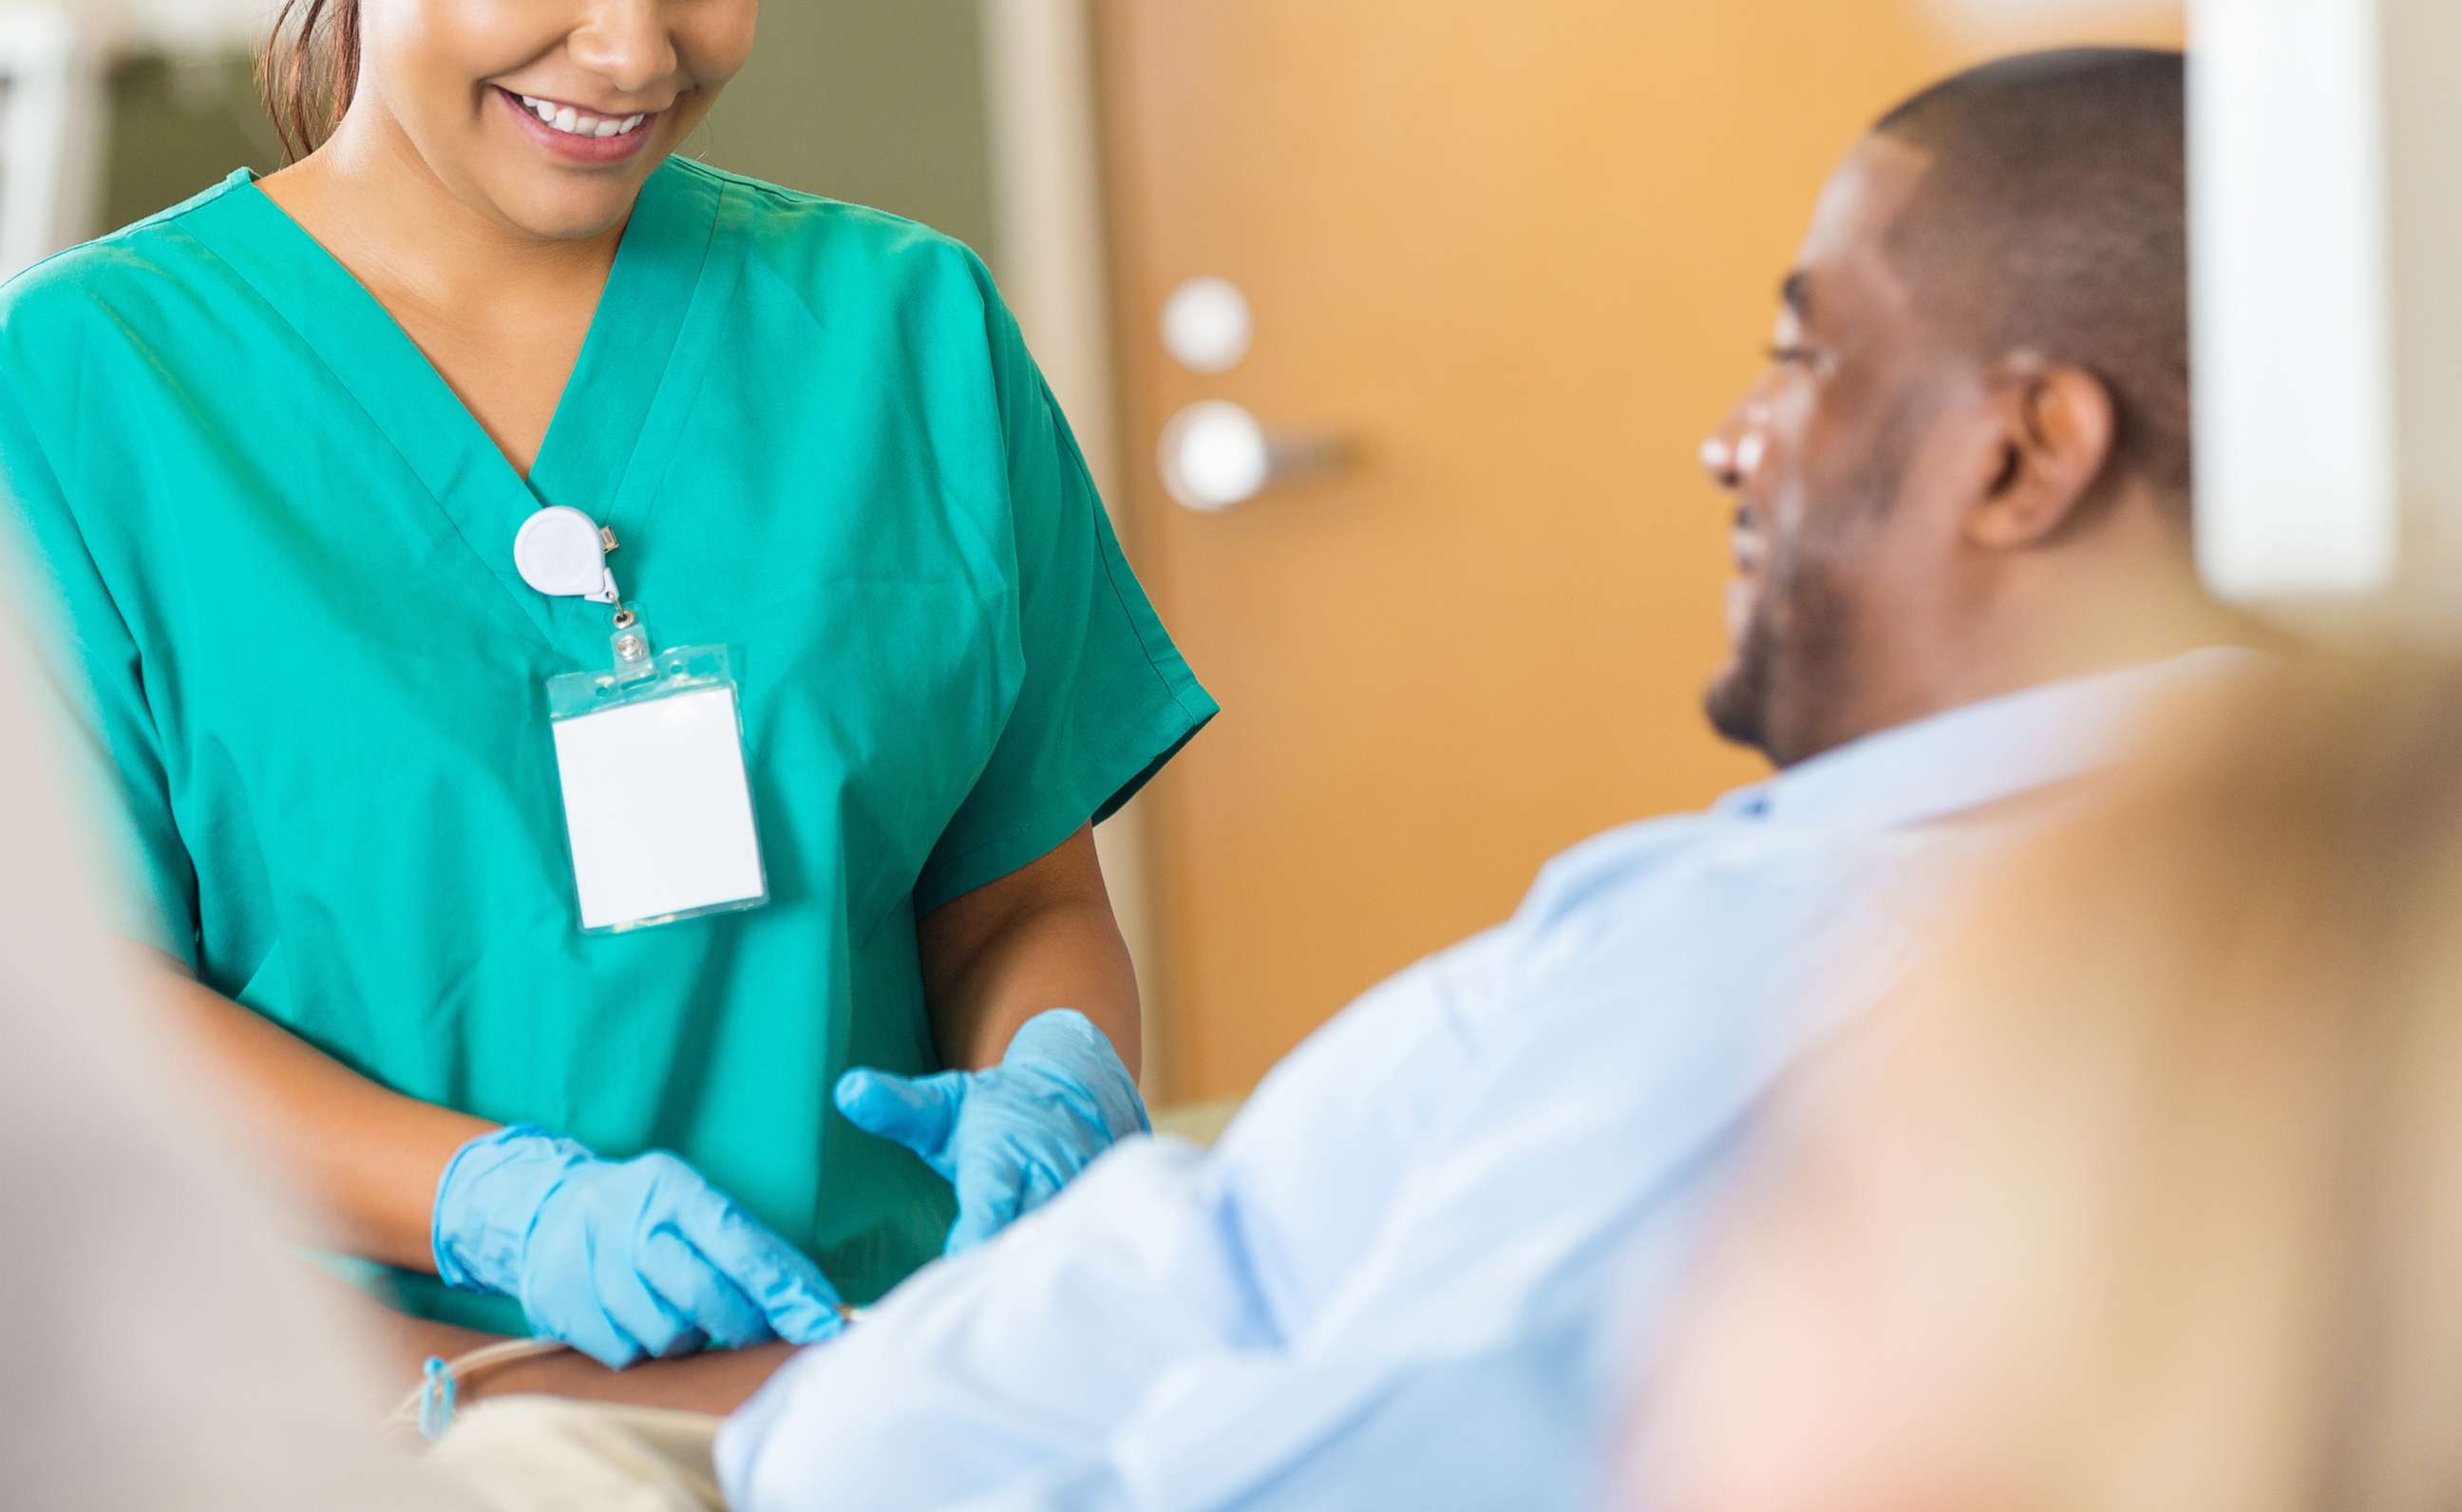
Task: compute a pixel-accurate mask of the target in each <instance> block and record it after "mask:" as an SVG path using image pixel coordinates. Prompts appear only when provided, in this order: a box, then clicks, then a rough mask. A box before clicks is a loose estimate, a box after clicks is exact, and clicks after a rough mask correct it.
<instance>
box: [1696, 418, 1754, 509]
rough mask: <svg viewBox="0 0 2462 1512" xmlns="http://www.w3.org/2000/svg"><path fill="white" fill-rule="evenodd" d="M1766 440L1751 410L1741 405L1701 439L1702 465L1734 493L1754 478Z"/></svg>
mask: <svg viewBox="0 0 2462 1512" xmlns="http://www.w3.org/2000/svg"><path fill="white" fill-rule="evenodd" d="M1767 444H1768V443H1766V442H1765V441H1764V440H1763V438H1762V435H1761V428H1760V425H1759V424H1758V423H1756V422H1755V421H1754V420H1753V417H1752V414H1751V412H1750V410H1749V409H1747V408H1739V409H1738V410H1737V411H1736V413H1735V414H1733V415H1731V416H1729V417H1728V418H1727V422H1726V423H1725V424H1723V425H1721V426H1719V427H1718V428H1717V430H1715V431H1712V432H1711V433H1710V436H1709V438H1708V439H1707V440H1705V441H1703V442H1702V443H1701V469H1702V470H1703V471H1704V472H1707V473H1708V474H1709V475H1710V481H1711V482H1712V483H1715V484H1717V486H1719V487H1721V488H1724V489H1726V490H1727V491H1728V492H1730V493H1732V492H1734V491H1735V490H1737V489H1739V488H1740V487H1742V486H1744V485H1745V484H1746V483H1747V482H1749V481H1750V480H1751V478H1752V476H1753V472H1754V470H1755V469H1756V468H1758V467H1759V466H1760V462H1761V454H1762V452H1763V451H1764V450H1765V449H1766V447H1767Z"/></svg>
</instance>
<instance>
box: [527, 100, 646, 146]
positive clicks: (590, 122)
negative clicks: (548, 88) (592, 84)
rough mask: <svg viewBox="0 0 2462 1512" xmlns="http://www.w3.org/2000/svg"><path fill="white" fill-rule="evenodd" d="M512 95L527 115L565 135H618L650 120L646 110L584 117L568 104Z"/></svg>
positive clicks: (632, 130) (638, 127) (638, 128)
mask: <svg viewBox="0 0 2462 1512" xmlns="http://www.w3.org/2000/svg"><path fill="white" fill-rule="evenodd" d="M516 98H518V99H519V100H521V102H522V104H523V105H524V106H525V107H526V108H527V109H528V110H529V113H530V114H531V115H533V116H536V117H537V118H538V119H541V120H543V121H545V122H547V123H548V124H549V125H551V126H553V127H554V128H555V129H556V130H558V131H560V132H563V133H564V134H565V135H566V136H568V137H621V136H624V135H626V134H627V133H629V132H635V131H638V130H640V129H641V122H643V121H645V120H647V119H650V117H649V113H648V112H646V111H644V112H643V113H642V114H640V115H637V116H627V117H625V118H624V119H621V120H612V119H609V120H602V119H599V118H598V117H596V116H585V115H583V114H581V112H579V111H577V110H575V109H573V108H572V106H570V105H559V104H557V103H555V102H554V101H553V100H547V99H532V98H531V97H529V96H528V95H521V96H517V97H516Z"/></svg>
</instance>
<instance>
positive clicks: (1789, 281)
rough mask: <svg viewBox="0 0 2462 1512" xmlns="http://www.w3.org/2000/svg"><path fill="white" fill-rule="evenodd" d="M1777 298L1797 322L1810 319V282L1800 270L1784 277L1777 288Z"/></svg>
mask: <svg viewBox="0 0 2462 1512" xmlns="http://www.w3.org/2000/svg"><path fill="white" fill-rule="evenodd" d="M1778 297H1779V301H1780V302H1781V303H1782V304H1783V305H1785V306H1786V308H1787V310H1788V312H1789V313H1792V314H1793V315H1794V316H1795V318H1797V319H1798V320H1808V319H1810V318H1811V316H1812V281H1811V279H1810V278H1809V277H1807V276H1806V275H1805V273H1804V271H1803V270H1802V269H1797V270H1795V271H1794V272H1791V273H1789V274H1787V275H1786V281H1785V282H1784V283H1782V284H1780V285H1779V286H1778Z"/></svg>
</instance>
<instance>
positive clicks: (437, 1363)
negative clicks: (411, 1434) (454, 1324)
mask: <svg viewBox="0 0 2462 1512" xmlns="http://www.w3.org/2000/svg"><path fill="white" fill-rule="evenodd" d="M571 1348H572V1347H571V1346H570V1345H567V1344H564V1343H561V1342H559V1341H557V1340H555V1339H506V1340H504V1341H502V1342H500V1343H496V1344H490V1345H487V1346H486V1347H484V1348H482V1349H476V1350H471V1351H470V1352H469V1353H467V1354H464V1355H460V1356H457V1357H456V1358H454V1359H451V1360H446V1359H444V1358H443V1357H442V1356H430V1357H429V1359H428V1361H427V1364H426V1365H425V1366H424V1367H423V1368H422V1369H421V1372H420V1381H419V1384H418V1385H417V1386H415V1387H413V1388H412V1389H411V1393H410V1394H409V1395H408V1396H406V1397H404V1398H402V1403H401V1405H400V1407H397V1408H395V1409H394V1411H393V1415H392V1416H391V1417H388V1418H386V1419H385V1424H386V1426H387V1427H401V1426H416V1427H417V1428H418V1429H419V1436H420V1437H421V1438H423V1439H425V1440H426V1441H427V1442H429V1443H434V1442H435V1441H436V1440H437V1439H439V1438H442V1437H443V1436H444V1435H445V1432H446V1431H447V1430H448V1429H450V1428H451V1427H452V1426H453V1415H454V1414H455V1412H456V1411H458V1410H459V1408H460V1405H461V1395H462V1387H463V1386H464V1383H466V1382H469V1381H472V1380H475V1379H477V1378H478V1377H479V1376H481V1375H483V1374H485V1373H486V1372H489V1371H492V1370H496V1369H499V1368H500V1367H503V1366H507V1365H512V1364H515V1363H517V1362H519V1361H522V1360H529V1359H537V1358H539V1357H541V1356H543V1355H549V1354H562V1353H564V1352H566V1351H567V1350H570V1349H571Z"/></svg>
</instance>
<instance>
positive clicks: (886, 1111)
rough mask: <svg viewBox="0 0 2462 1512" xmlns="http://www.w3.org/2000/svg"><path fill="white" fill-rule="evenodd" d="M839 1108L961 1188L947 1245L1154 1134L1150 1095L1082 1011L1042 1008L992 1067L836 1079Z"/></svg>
mask: <svg viewBox="0 0 2462 1512" xmlns="http://www.w3.org/2000/svg"><path fill="white" fill-rule="evenodd" d="M837 1103H838V1111H839V1112H843V1113H845V1114H846V1115H847V1117H848V1118H849V1119H850V1120H851V1121H853V1124H854V1125H855V1127H856V1128H858V1129H862V1130H864V1131H865V1132H867V1133H869V1134H878V1135H879V1136H880V1137H882V1138H884V1139H894V1140H896V1141H897V1142H898V1143H899V1144H902V1145H904V1146H905V1147H906V1148H908V1149H909V1150H912V1151H914V1152H915V1153H916V1154H917V1155H919V1156H922V1157H923V1161H924V1163H925V1164H926V1165H929V1166H930V1167H931V1168H932V1169H933V1170H935V1171H938V1172H939V1173H940V1175H941V1177H943V1178H944V1179H946V1180H947V1181H948V1182H949V1183H950V1184H951V1185H952V1186H955V1187H956V1188H957V1189H958V1220H957V1221H956V1222H955V1223H953V1224H951V1225H950V1226H949V1242H948V1244H947V1246H946V1247H945V1249H944V1251H943V1252H944V1253H946V1254H951V1255H955V1254H958V1253H960V1252H961V1251H963V1250H968V1249H972V1248H974V1247H975V1246H976V1245H977V1244H980V1243H982V1242H983V1241H985V1240H987V1239H989V1238H991V1237H992V1236H993V1235H994V1234H997V1233H999V1232H1000V1231H1001V1230H1002V1229H1004V1228H1006V1227H1007V1226H1008V1225H1009V1224H1011V1223H1013V1222H1015V1221H1017V1220H1019V1219H1021V1218H1024V1217H1025V1216H1026V1214H1028V1213H1031V1212H1033V1211H1034V1210H1035V1209H1036V1208H1038V1207H1041V1206H1042V1205H1043V1204H1044V1203H1046V1202H1047V1201H1049V1200H1050V1199H1052V1197H1053V1196H1055V1195H1056V1194H1057V1193H1058V1192H1059V1191H1060V1189H1061V1188H1062V1187H1064V1186H1066V1185H1068V1184H1069V1181H1070V1180H1071V1179H1072V1178H1074V1177H1076V1175H1077V1173H1078V1172H1080V1171H1083V1170H1084V1169H1086V1167H1087V1166H1088V1165H1090V1164H1091V1163H1092V1162H1093V1159H1094V1157H1095V1156H1098V1155H1101V1154H1102V1153H1103V1152H1104V1151H1106V1150H1108V1149H1110V1148H1111V1147H1112V1144H1113V1143H1114V1142H1115V1141H1118V1140H1121V1139H1125V1138H1127V1137H1128V1136H1129V1135H1130V1134H1144V1133H1147V1132H1148V1131H1149V1130H1150V1129H1151V1128H1152V1127H1153V1126H1152V1125H1151V1124H1149V1123H1148V1122H1147V1121H1146V1105H1145V1099H1144V1098H1142V1097H1140V1096H1138V1095H1137V1083H1136V1078H1134V1077H1133V1076H1131V1075H1130V1074H1129V1069H1128V1068H1127V1067H1126V1066H1124V1065H1122V1064H1120V1057H1119V1055H1118V1054H1117V1053H1116V1052H1115V1051H1113V1050H1112V1042H1111V1040H1110V1039H1109V1038H1108V1037H1107V1036H1106V1035H1105V1034H1104V1033H1103V1031H1102V1030H1101V1029H1098V1028H1096V1027H1095V1026H1094V1025H1093V1023H1092V1021H1091V1020H1090V1019H1088V1018H1087V1017H1086V1016H1085V1015H1084V1014H1082V1013H1078V1012H1075V1011H1072V1010H1070V1009H1068V1008H1054V1009H1052V1010H1051V1011H1049V1012H1047V1013H1039V1014H1037V1015H1035V1016H1034V1017H1033V1018H1031V1019H1029V1020H1027V1021H1026V1026H1025V1027H1023V1028H1021V1029H1019V1030H1018V1031H1017V1037H1016V1038H1015V1039H1013V1040H1011V1041H1009V1044H1008V1050H1007V1052H1006V1053H1005V1054H1004V1055H1003V1056H1002V1057H1001V1063H1000V1064H999V1065H998V1066H995V1067H993V1068H991V1069H989V1070H982V1071H942V1072H940V1073H939V1074H938V1075H934V1076H892V1075H890V1074H889V1073H887V1072H885V1071H872V1070H853V1071H849V1072H847V1073H846V1074H845V1075H844V1076H842V1077H840V1078H838V1086H837Z"/></svg>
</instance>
